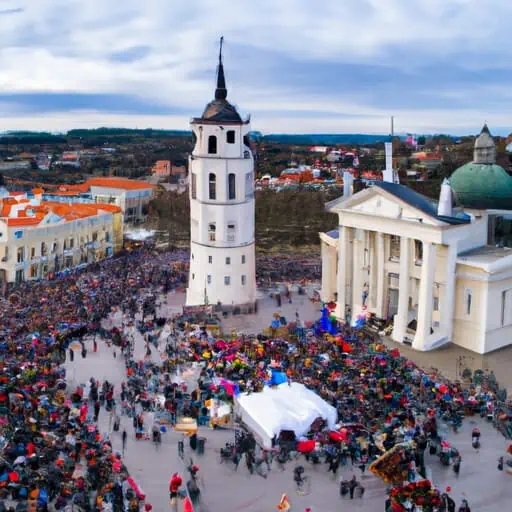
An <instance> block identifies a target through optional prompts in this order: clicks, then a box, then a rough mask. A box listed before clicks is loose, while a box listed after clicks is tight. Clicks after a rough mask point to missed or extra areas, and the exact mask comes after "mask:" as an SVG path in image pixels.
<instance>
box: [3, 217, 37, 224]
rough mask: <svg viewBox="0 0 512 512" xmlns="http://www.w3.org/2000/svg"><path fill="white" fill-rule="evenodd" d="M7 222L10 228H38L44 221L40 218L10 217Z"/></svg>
mask: <svg viewBox="0 0 512 512" xmlns="http://www.w3.org/2000/svg"><path fill="white" fill-rule="evenodd" d="M6 220H7V225H8V226H37V225H38V224H39V223H40V222H41V220H42V219H40V218H39V217H12V218H11V217H9V218H7V219H6Z"/></svg>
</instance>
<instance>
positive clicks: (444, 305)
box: [439, 243, 457, 341]
mask: <svg viewBox="0 0 512 512" xmlns="http://www.w3.org/2000/svg"><path fill="white" fill-rule="evenodd" d="M456 267H457V244H456V243H455V245H450V246H449V247H448V257H447V259H446V267H445V278H444V294H443V297H442V299H441V301H440V306H439V307H440V308H441V329H442V335H443V336H446V337H447V338H448V340H449V341H451V340H452V338H453V316H454V310H455V275H456Z"/></svg>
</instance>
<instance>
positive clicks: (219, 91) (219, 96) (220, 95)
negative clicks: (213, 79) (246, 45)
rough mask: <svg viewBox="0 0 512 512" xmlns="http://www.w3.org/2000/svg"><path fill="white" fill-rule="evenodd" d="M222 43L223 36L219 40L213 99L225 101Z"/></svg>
mask: <svg viewBox="0 0 512 512" xmlns="http://www.w3.org/2000/svg"><path fill="white" fill-rule="evenodd" d="M223 43H224V36H222V37H221V38H220V45H219V65H218V67H217V88H216V89H215V99H216V100H225V99H226V98H227V96H228V90H227V89H226V77H225V76H224V66H223V65H222V44H223Z"/></svg>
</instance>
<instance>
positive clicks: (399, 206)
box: [327, 187, 445, 226]
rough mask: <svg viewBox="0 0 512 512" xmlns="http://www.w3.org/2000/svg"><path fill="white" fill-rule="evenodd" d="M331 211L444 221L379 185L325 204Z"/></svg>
mask: <svg viewBox="0 0 512 512" xmlns="http://www.w3.org/2000/svg"><path fill="white" fill-rule="evenodd" d="M327 209H328V211H330V212H332V213H342V212H352V213H360V214H364V215H369V216H375V217H379V218H382V217H386V218H389V219H396V220H402V221H411V222H412V221H413V222H418V221H419V219H422V220H421V222H423V223H425V224H429V225H432V226H443V225H445V223H444V222H442V221H441V220H439V219H437V218H436V217H434V216H432V215H429V214H428V213H426V212H424V211H423V210H421V209H419V208H416V207H415V206H414V205H411V204H409V203H407V202H406V201H404V200H402V199H401V198H398V197H396V196H394V195H393V194H391V193H389V192H387V191H386V190H383V189H382V188H380V187H371V188H367V189H365V190H363V191H361V192H358V193H357V194H354V195H352V196H350V197H347V198H339V199H336V200H334V201H331V202H330V203H329V204H328V205H327Z"/></svg>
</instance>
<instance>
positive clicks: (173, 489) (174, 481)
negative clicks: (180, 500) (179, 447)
mask: <svg viewBox="0 0 512 512" xmlns="http://www.w3.org/2000/svg"><path fill="white" fill-rule="evenodd" d="M182 483H183V480H182V478H181V476H180V475H179V473H174V474H173V475H172V476H171V481H170V482H169V497H170V499H171V503H174V500H175V499H176V498H177V497H178V491H179V490H180V487H181V484H182Z"/></svg>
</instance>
